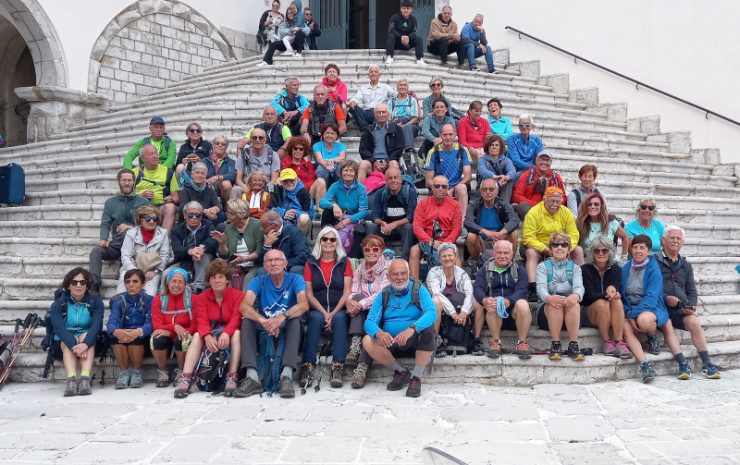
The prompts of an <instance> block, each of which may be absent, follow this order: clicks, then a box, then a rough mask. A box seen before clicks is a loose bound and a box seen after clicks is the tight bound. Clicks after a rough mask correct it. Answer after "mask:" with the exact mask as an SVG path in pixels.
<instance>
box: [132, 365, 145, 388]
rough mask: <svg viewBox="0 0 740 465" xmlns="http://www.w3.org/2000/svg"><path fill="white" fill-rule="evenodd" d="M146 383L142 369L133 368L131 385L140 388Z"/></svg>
mask: <svg viewBox="0 0 740 465" xmlns="http://www.w3.org/2000/svg"><path fill="white" fill-rule="evenodd" d="M143 385H144V378H143V377H142V376H141V370H136V369H134V370H131V381H130V382H129V387H131V388H134V389H138V388H140V387H142V386H143Z"/></svg>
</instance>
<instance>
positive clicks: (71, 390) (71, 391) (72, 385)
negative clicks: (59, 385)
mask: <svg viewBox="0 0 740 465" xmlns="http://www.w3.org/2000/svg"><path fill="white" fill-rule="evenodd" d="M76 395H77V378H76V377H74V376H72V377H71V378H67V387H65V388H64V397H72V396H76Z"/></svg>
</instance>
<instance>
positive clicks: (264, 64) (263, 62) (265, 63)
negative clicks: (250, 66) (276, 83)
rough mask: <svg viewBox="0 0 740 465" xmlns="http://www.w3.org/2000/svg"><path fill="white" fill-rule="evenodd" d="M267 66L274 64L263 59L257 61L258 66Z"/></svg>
mask: <svg viewBox="0 0 740 465" xmlns="http://www.w3.org/2000/svg"><path fill="white" fill-rule="evenodd" d="M265 66H272V65H271V64H270V63H268V62H266V61H261V62H259V63H257V67H258V68H264V67H265Z"/></svg>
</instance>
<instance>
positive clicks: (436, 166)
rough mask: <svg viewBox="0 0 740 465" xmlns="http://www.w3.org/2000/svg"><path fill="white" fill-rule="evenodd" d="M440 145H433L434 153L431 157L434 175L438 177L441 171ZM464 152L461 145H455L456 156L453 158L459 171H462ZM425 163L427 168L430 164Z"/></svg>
mask: <svg viewBox="0 0 740 465" xmlns="http://www.w3.org/2000/svg"><path fill="white" fill-rule="evenodd" d="M440 147H441V145H435V146H434V153H433V154H432V156H433V157H434V175H435V176H438V175H439V174H440V173H441V172H442V171H441V169H442V157H441V155H440V154H439V148H440ZM464 151H465V147H463V146H462V144H457V155H456V156H455V159H456V163H457V165H458V166H459V167H460V170H461V171H462V159H463V152H464ZM429 161H431V160H428V162H427V167H428V166H429V165H430V164H431V163H429Z"/></svg>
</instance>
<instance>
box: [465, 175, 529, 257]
mask: <svg viewBox="0 0 740 465" xmlns="http://www.w3.org/2000/svg"><path fill="white" fill-rule="evenodd" d="M478 191H479V192H480V199H478V200H474V201H473V202H472V203H471V204H470V208H468V211H467V213H466V215H465V223H464V225H463V226H465V229H467V231H468V237H466V238H465V246H466V247H467V249H468V253H470V258H472V259H473V260H476V261H477V260H478V257H480V255H481V254H482V253H483V252H484V251H485V250H490V249H491V248H492V247H493V244H495V243H496V242H497V241H500V240H502V239H504V240H507V241H509V242H511V244H512V245H513V247H514V250H516V249H517V247H518V245H519V223H520V221H519V217H518V216H516V213H514V209H513V208H512V207H511V205H509V204H508V203H505V202H504V201H503V200H501V199H500V198H499V197H498V184H497V183H496V181H494V180H493V179H491V178H486V179H484V180H483V181H481V183H480V185H479V187H478Z"/></svg>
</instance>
